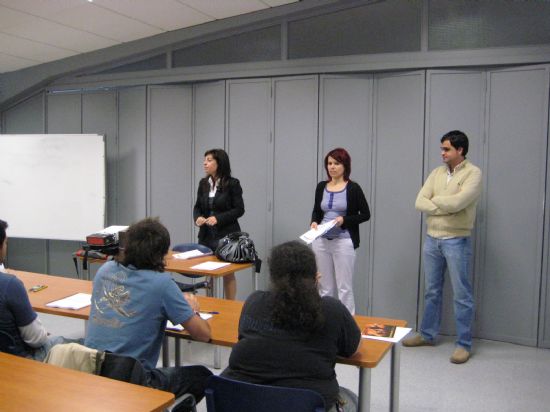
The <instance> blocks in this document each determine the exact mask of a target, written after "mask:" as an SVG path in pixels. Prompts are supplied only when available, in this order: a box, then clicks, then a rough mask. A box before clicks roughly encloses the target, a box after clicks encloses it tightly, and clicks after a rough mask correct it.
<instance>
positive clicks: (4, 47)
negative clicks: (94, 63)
mask: <svg viewBox="0 0 550 412" xmlns="http://www.w3.org/2000/svg"><path fill="white" fill-rule="evenodd" d="M0 50H1V51H2V53H6V54H9V55H10V56H14V57H22V58H26V59H28V60H32V61H35V62H47V61H49V60H50V59H52V58H53V59H54V60H57V59H62V58H64V57H68V56H72V55H74V54H76V52H74V51H70V50H66V49H60V48H58V47H54V46H50V45H48V44H44V43H38V42H35V41H31V40H26V39H18V41H17V42H14V41H13V36H9V35H6V34H3V33H0Z"/></svg>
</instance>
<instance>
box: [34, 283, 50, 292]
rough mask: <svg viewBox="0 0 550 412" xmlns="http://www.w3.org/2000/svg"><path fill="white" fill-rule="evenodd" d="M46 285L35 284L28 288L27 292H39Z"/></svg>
mask: <svg viewBox="0 0 550 412" xmlns="http://www.w3.org/2000/svg"><path fill="white" fill-rule="evenodd" d="M47 287H48V286H47V285H36V286H33V287H32V288H30V289H29V292H40V291H41V290H43V289H46V288H47Z"/></svg>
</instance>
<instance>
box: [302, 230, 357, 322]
mask: <svg viewBox="0 0 550 412" xmlns="http://www.w3.org/2000/svg"><path fill="white" fill-rule="evenodd" d="M312 247H313V252H315V260H316V261H317V270H318V271H319V273H320V274H321V278H320V279H319V293H320V294H321V296H332V297H334V298H338V299H340V301H341V302H342V303H343V304H344V306H345V307H346V308H348V310H349V311H350V313H351V314H352V315H354V314H355V300H354V298H353V268H354V266H355V249H354V248H353V242H352V241H351V239H332V240H328V239H324V238H322V237H319V238H317V239H315V241H314V242H313V244H312Z"/></svg>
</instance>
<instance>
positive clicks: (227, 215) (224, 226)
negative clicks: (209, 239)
mask: <svg viewBox="0 0 550 412" xmlns="http://www.w3.org/2000/svg"><path fill="white" fill-rule="evenodd" d="M209 190H210V185H209V183H208V178H206V177H205V178H203V179H201V181H200V182H199V188H198V190H197V201H196V202H195V207H194V208H193V220H194V221H197V218H198V217H199V216H203V217H206V218H207V217H208V216H209V207H208V193H209ZM212 207H213V213H214V216H215V217H216V220H217V221H218V223H217V224H216V230H217V232H216V233H217V237H219V239H221V238H222V237H224V236H226V235H228V234H229V233H232V232H240V230H241V228H240V226H239V222H238V220H237V219H238V218H239V217H241V216H242V215H244V201H243V189H242V188H241V184H240V183H239V180H238V179H235V178H234V177H231V178H230V179H229V181H228V182H227V183H226V184H225V185H224V186H223V188H221V189H220V188H219V187H218V189H217V190H216V195H215V196H214V204H213V206H212ZM205 237H206V227H205V225H202V226H201V227H200V229H199V241H202V240H204V238H205Z"/></svg>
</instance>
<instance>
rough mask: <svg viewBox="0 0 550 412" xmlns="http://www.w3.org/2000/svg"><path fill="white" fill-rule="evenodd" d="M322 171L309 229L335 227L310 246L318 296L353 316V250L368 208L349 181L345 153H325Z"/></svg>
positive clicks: (367, 218)
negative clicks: (339, 303) (340, 305)
mask: <svg viewBox="0 0 550 412" xmlns="http://www.w3.org/2000/svg"><path fill="white" fill-rule="evenodd" d="M325 170H326V171H327V180H324V181H322V182H319V184H318V185H317V189H316V190H315V204H314V206H313V213H312V215H311V228H313V229H316V228H317V225H318V224H321V223H327V222H330V221H332V220H334V221H335V222H336V224H335V226H334V227H333V228H332V229H330V230H329V231H328V232H327V233H325V234H324V235H323V236H321V237H319V238H317V239H316V240H315V241H314V242H313V245H312V246H313V251H314V252H315V258H316V260H317V266H318V268H319V272H320V273H321V279H320V281H319V293H320V294H321V296H327V295H328V296H333V297H336V298H338V299H340V300H341V301H342V303H343V304H344V305H345V306H346V307H347V308H348V310H349V311H350V312H351V313H352V314H355V300H354V297H353V270H354V265H355V249H357V248H358V247H359V224H360V223H363V222H365V221H367V220H369V219H370V210H369V205H368V203H367V199H365V195H364V194H363V190H362V189H361V186H359V185H358V184H357V183H355V182H354V181H352V180H350V177H349V176H350V173H351V158H350V155H349V153H348V152H347V151H346V150H345V149H342V148H336V149H333V150H331V151H330V152H328V154H327V155H326V156H325Z"/></svg>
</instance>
